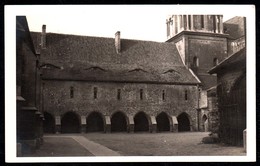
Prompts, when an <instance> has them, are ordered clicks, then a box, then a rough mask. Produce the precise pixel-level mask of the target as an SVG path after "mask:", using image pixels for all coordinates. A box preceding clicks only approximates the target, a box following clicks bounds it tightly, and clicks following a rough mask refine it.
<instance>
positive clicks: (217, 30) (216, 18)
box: [215, 15, 219, 33]
mask: <svg viewBox="0 0 260 166" xmlns="http://www.w3.org/2000/svg"><path fill="white" fill-rule="evenodd" d="M215 20H216V22H215V26H216V33H218V32H219V27H218V22H219V19H218V16H217V15H215Z"/></svg>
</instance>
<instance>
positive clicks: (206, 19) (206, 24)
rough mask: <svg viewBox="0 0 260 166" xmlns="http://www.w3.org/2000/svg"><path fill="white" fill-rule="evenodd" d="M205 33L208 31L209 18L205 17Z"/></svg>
mask: <svg viewBox="0 0 260 166" xmlns="http://www.w3.org/2000/svg"><path fill="white" fill-rule="evenodd" d="M203 17H204V31H208V16H207V15H206V16H205V15H204V16H203Z"/></svg>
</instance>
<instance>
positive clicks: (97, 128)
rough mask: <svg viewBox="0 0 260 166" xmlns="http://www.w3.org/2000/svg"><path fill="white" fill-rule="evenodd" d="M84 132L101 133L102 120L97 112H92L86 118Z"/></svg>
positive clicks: (102, 129)
mask: <svg viewBox="0 0 260 166" xmlns="http://www.w3.org/2000/svg"><path fill="white" fill-rule="evenodd" d="M86 122H87V127H86V132H103V131H104V120H103V116H102V114H101V113H99V112H92V113H90V114H89V115H88V117H87V121H86Z"/></svg>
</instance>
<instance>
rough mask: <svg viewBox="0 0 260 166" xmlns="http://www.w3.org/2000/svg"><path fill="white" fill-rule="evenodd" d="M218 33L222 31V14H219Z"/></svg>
mask: <svg viewBox="0 0 260 166" xmlns="http://www.w3.org/2000/svg"><path fill="white" fill-rule="evenodd" d="M219 33H223V16H219Z"/></svg>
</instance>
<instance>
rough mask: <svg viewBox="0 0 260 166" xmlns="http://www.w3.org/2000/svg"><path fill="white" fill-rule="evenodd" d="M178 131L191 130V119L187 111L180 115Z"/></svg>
mask: <svg viewBox="0 0 260 166" xmlns="http://www.w3.org/2000/svg"><path fill="white" fill-rule="evenodd" d="M177 120H178V131H179V132H182V131H190V120H189V117H188V114H187V113H181V114H180V115H179V116H178V117H177Z"/></svg>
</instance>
